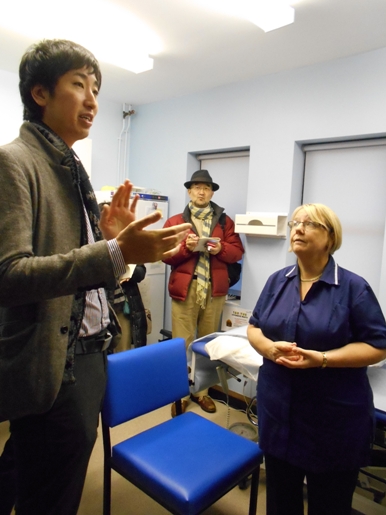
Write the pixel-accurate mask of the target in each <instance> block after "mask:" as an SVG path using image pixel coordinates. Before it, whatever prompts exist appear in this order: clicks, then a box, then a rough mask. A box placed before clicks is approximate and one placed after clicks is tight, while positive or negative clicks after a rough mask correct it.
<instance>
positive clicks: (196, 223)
mask: <svg viewBox="0 0 386 515" xmlns="http://www.w3.org/2000/svg"><path fill="white" fill-rule="evenodd" d="M184 186H185V188H186V189H187V190H188V194H189V197H190V202H189V204H188V205H187V206H186V207H185V209H184V212H183V213H180V214H178V215H175V216H172V217H171V218H169V220H167V221H166V223H165V226H164V227H165V228H166V227H172V226H174V225H179V224H181V223H183V222H189V223H191V224H192V228H191V230H190V232H189V234H188V236H187V237H186V239H185V241H184V242H182V244H181V248H180V250H179V252H178V253H177V254H175V255H174V256H173V257H171V258H168V259H165V260H164V262H165V263H166V264H168V265H170V266H171V274H170V279H169V294H170V296H171V298H172V334H173V337H181V338H184V339H185V342H186V348H188V346H189V344H190V343H191V342H192V341H193V340H194V339H195V338H196V337H197V338H201V337H202V336H206V335H207V334H210V333H213V332H215V331H217V330H218V327H219V323H220V317H221V313H222V310H223V307H224V302H225V298H226V295H227V293H228V289H229V276H228V267H227V264H229V263H235V262H236V261H239V259H241V257H242V255H243V253H244V249H243V245H242V243H241V240H240V237H239V235H238V234H236V233H235V231H234V223H233V221H232V220H231V219H230V218H229V216H227V215H226V214H225V212H224V208H222V207H220V206H218V205H217V204H215V203H214V202H212V200H211V199H212V197H213V194H214V192H215V191H217V190H218V189H219V185H218V184H216V183H215V182H213V180H212V177H211V176H210V175H209V172H208V170H198V171H196V172H194V173H193V175H192V178H191V180H190V181H187V182H185V184H184ZM200 238H213V240H212V241H208V242H207V243H206V245H205V247H204V248H205V250H204V251H197V250H195V247H196V245H197V243H198V240H199V239H200ZM191 399H192V400H193V401H194V402H197V403H198V404H199V405H200V406H201V408H202V409H203V410H204V411H206V412H208V413H214V412H215V411H216V405H215V403H214V402H213V400H212V399H211V398H210V397H209V396H208V391H207V390H205V391H201V392H198V393H196V394H195V396H193V395H191ZM187 404H188V401H187V400H185V399H184V400H183V401H182V410H183V411H185V409H186V406H187ZM174 414H175V406H174V405H173V406H172V415H174Z"/></svg>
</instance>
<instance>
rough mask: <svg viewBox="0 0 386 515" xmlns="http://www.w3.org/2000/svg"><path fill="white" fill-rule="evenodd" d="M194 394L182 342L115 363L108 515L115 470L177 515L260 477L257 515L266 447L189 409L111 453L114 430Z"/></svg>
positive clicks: (107, 406) (108, 405)
mask: <svg viewBox="0 0 386 515" xmlns="http://www.w3.org/2000/svg"><path fill="white" fill-rule="evenodd" d="M188 394H189V386H188V372H187V361H186V351H185V342H184V340H183V339H182V338H175V339H172V340H167V341H164V342H160V343H156V344H153V345H149V346H146V347H141V348H137V349H133V350H129V351H126V352H120V353H117V354H112V355H110V356H108V381H107V390H106V397H105V401H104V406H103V410H102V430H103V444H104V453H105V454H104V499H103V502H104V506H103V513H104V515H109V514H110V505H111V469H112V470H115V471H116V472H118V473H119V474H120V475H122V476H123V477H124V478H126V479H127V480H128V481H130V482H131V483H133V484H134V485H135V486H136V487H138V488H139V489H140V490H142V491H143V492H145V493H146V494H147V495H149V496H150V497H152V498H153V499H154V500H155V501H157V502H158V503H159V504H161V505H162V506H163V507H164V508H166V509H167V510H168V511H170V513H173V514H175V515H196V514H199V513H202V512H203V511H204V510H205V509H206V508H208V507H209V506H211V505H212V504H213V503H214V502H215V501H217V500H218V499H220V498H221V497H222V496H223V495H225V494H226V493H227V492H229V491H230V490H231V489H232V488H234V487H235V486H237V485H238V484H239V483H240V482H242V481H243V480H244V479H245V478H246V477H247V476H249V475H250V474H252V482H251V494H250V503H249V515H255V514H256V508H257V490H258V481H259V472H260V464H261V463H262V461H263V453H262V451H261V449H260V448H259V446H258V444H256V443H254V442H251V441H250V440H247V439H246V438H243V437H242V436H239V435H236V434H234V433H232V432H231V431H229V430H227V429H225V428H223V427H220V426H219V425H217V424H215V423H213V422H211V421H209V420H207V419H205V418H203V417H201V416H200V415H197V414H195V413H192V412H187V413H184V414H181V409H180V408H181V406H178V407H177V414H178V413H179V416H177V417H175V418H171V419H170V420H167V421H166V422H163V423H161V424H159V425H157V426H155V427H152V428H151V429H148V430H146V431H143V432H142V433H139V434H137V435H135V436H132V437H130V438H128V439H127V440H124V441H122V442H120V443H118V444H116V445H114V446H113V447H111V441H110V428H112V427H115V426H117V425H119V424H122V423H124V422H127V421H128V420H132V419H134V418H136V417H138V416H140V415H143V414H145V413H149V412H151V411H153V410H155V409H158V408H160V407H162V406H165V405H167V404H171V403H172V402H175V401H178V400H179V399H181V398H183V397H185V396H186V395H188ZM179 404H180V403H179ZM129 513H130V507H128V514H129Z"/></svg>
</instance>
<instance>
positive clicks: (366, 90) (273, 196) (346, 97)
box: [0, 48, 386, 308]
mask: <svg viewBox="0 0 386 515" xmlns="http://www.w3.org/2000/svg"><path fill="white" fill-rule="evenodd" d="M17 82H18V81H17V76H16V75H15V74H12V73H8V72H4V71H1V70H0V106H1V109H2V114H3V116H2V123H1V124H0V144H3V143H5V142H6V141H9V140H11V139H13V137H14V136H16V134H17V131H18V127H19V125H20V123H21V106H20V100H19V95H18V91H17ZM122 100H123V99H118V98H117V99H116V102H115V101H114V102H113V101H110V100H107V99H104V98H103V88H102V92H101V95H100V111H99V115H98V117H97V118H96V121H95V123H94V127H93V129H92V131H91V134H90V136H91V138H92V140H93V160H92V180H93V184H94V187H95V188H96V189H100V187H101V186H103V185H105V184H113V185H114V184H115V183H116V178H117V153H118V137H119V134H120V131H121V129H122ZM133 108H134V109H135V110H136V112H137V114H136V115H134V116H133V117H132V119H131V146H130V153H129V156H130V161H129V166H130V168H129V173H128V175H129V177H130V178H131V179H132V180H133V181H134V183H135V184H137V185H142V186H145V187H148V188H154V189H158V190H160V191H161V192H163V193H165V194H167V195H169V197H170V213H172V214H174V213H177V212H180V211H181V210H182V209H183V207H184V205H185V204H186V196H185V192H184V189H183V183H184V182H185V180H186V178H187V177H190V173H191V172H192V171H193V170H194V169H195V168H194V167H195V164H194V162H192V161H193V160H192V159H189V157H188V153H189V152H197V151H206V150H216V149H226V148H237V147H248V146H250V149H251V155H250V174H249V194H248V199H247V210H249V211H280V212H288V213H290V212H291V211H292V209H293V208H294V207H295V206H296V205H297V203H298V202H299V199H300V184H301V180H300V179H301V174H302V155H301V153H300V152H299V149H298V147H297V145H296V142H297V141H313V140H317V141H319V140H323V139H332V138H337V139H339V138H346V137H350V136H353V137H357V136H360V135H365V136H367V135H381V134H382V135H383V134H384V133H385V132H386V48H384V49H381V50H377V51H373V52H369V53H365V54H361V55H359V56H355V57H350V58H346V59H340V60H337V61H333V62H330V63H325V64H320V65H315V66H310V67H306V68H302V69H299V70H294V71H290V72H285V73H280V74H275V75H271V76H268V77H263V78H260V79H256V80H252V81H248V82H242V83H236V84H232V85H229V86H224V87H221V88H217V89H215V90H210V91H204V92H201V93H198V94H195V95H189V96H186V97H180V98H176V99H173V100H169V101H165V102H158V103H153V104H148V105H143V106H133ZM331 187H333V185H331ZM236 188H237V183H235V189H236ZM342 202H344V196H343V195H342ZM287 248H288V240H286V241H281V240H280V241H273V240H268V239H252V238H247V243H246V256H245V264H244V279H243V290H242V304H243V306H244V307H246V308H251V307H253V305H254V303H255V300H256V298H257V296H258V294H259V292H260V291H261V288H262V286H263V285H264V283H265V281H266V279H267V277H268V275H269V274H270V273H271V272H273V271H275V270H277V269H278V268H281V267H282V266H284V265H285V264H286V263H287V262H288V260H289V259H290V256H289V255H288V253H287Z"/></svg>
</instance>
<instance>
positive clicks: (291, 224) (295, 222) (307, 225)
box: [288, 220, 328, 231]
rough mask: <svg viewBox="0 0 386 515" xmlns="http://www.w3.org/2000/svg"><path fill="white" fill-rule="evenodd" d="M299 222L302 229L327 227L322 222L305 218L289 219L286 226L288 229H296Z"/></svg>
mask: <svg viewBox="0 0 386 515" xmlns="http://www.w3.org/2000/svg"><path fill="white" fill-rule="evenodd" d="M300 224H303V227H304V230H309V229H310V230H314V229H320V228H322V229H326V230H327V231H328V229H327V227H326V226H325V225H323V224H320V223H319V222H311V220H306V221H304V222H299V220H290V221H289V222H288V227H289V228H290V229H296V228H297V227H300Z"/></svg>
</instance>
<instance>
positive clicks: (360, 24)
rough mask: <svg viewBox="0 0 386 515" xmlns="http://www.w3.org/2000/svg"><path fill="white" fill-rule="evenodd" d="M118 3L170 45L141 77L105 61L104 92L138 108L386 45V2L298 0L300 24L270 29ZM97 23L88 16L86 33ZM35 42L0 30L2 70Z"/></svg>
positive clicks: (167, 5)
mask: <svg viewBox="0 0 386 515" xmlns="http://www.w3.org/2000/svg"><path fill="white" fill-rule="evenodd" d="M114 1H115V2H116V3H119V4H120V5H122V6H125V7H126V8H127V9H129V10H130V11H131V12H132V13H133V14H135V15H137V16H138V17H139V18H141V19H142V20H143V21H144V22H146V23H147V24H148V25H149V26H150V27H151V28H152V29H153V30H154V31H155V32H156V33H157V34H158V36H159V37H160V38H161V40H162V41H163V44H164V50H163V51H162V53H160V54H158V55H157V56H154V69H153V70H151V71H147V72H144V73H140V74H137V75H136V74H134V73H132V72H129V71H125V70H122V69H119V68H115V67H113V66H110V65H106V64H103V63H101V67H102V74H103V84H102V92H101V95H103V97H105V98H111V99H114V100H118V101H119V102H127V103H129V104H132V105H133V107H135V106H138V105H139V104H146V103H150V102H155V101H158V100H163V99H167V98H172V97H178V96H182V95H186V94H190V93H194V92H196V91H201V90H205V89H210V88H214V87H217V86H220V85H223V84H229V83H233V82H238V81H243V80H247V79H251V78H253V77H258V76H262V75H267V74H271V73H277V72H280V71H283V70H289V69H293V68H299V67H302V66H307V65H310V64H314V63H320V62H324V61H329V60H332V59H338V58H340V57H346V56H349V55H355V54H359V53H362V52H367V51H370V50H374V49H377V48H381V47H386V29H385V25H386V0H296V3H295V2H294V3H293V5H294V7H295V23H294V24H292V25H288V26H286V27H283V28H281V29H278V30H275V31H272V32H268V33H264V32H263V31H262V30H261V29H260V28H258V27H256V26H255V25H253V24H252V23H250V22H247V21H243V20H239V19H232V18H230V17H227V16H225V15H220V14H216V13H213V12H209V11H206V10H204V9H203V8H202V7H195V6H194V4H193V3H192V1H191V0H114ZM92 5H93V4H92V2H91V3H90V8H91V9H92ZM61 8H63V6H62V7H61ZM54 15H55V16H57V14H56V13H55V14H54ZM48 22H49V21H48ZM90 26H91V24H90V22H89V21H88V20H85V30H89V28H90ZM127 30H128V31H129V30H130V27H128V28H127ZM101 37H103V34H101ZM32 42H33V41H31V40H29V39H26V38H22V37H20V36H17V35H16V34H13V33H10V32H7V31H4V30H1V29H0V68H1V69H5V70H8V71H13V72H17V69H18V63H19V61H20V58H21V56H22V54H23V52H24V50H25V49H26V48H27V46H28V45H29V44H30V43H32ZM90 50H91V51H92V48H90ZM385 64H386V63H385Z"/></svg>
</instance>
